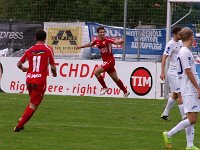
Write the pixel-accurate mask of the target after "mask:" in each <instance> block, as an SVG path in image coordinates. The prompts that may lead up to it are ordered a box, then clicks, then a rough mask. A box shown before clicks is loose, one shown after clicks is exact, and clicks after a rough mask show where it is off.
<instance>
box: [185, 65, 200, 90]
mask: <svg viewBox="0 0 200 150" xmlns="http://www.w3.org/2000/svg"><path fill="white" fill-rule="evenodd" d="M185 73H186V75H187V76H188V78H189V80H190V81H191V82H192V84H193V85H194V87H195V88H196V89H197V90H200V88H199V85H198V83H197V81H196V79H195V76H194V74H193V73H192V69H191V68H186V69H185Z"/></svg>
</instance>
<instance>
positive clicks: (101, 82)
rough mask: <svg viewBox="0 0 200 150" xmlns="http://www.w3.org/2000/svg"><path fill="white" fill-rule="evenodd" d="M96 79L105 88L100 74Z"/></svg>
mask: <svg viewBox="0 0 200 150" xmlns="http://www.w3.org/2000/svg"><path fill="white" fill-rule="evenodd" d="M97 80H98V81H99V83H100V84H101V85H102V87H103V88H107V86H106V83H105V81H104V79H103V77H102V76H101V75H100V76H99V77H98V78H97Z"/></svg>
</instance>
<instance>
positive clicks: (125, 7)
mask: <svg viewBox="0 0 200 150" xmlns="http://www.w3.org/2000/svg"><path fill="white" fill-rule="evenodd" d="M126 23H127V0H124V46H123V56H122V60H123V61H125V58H126Z"/></svg>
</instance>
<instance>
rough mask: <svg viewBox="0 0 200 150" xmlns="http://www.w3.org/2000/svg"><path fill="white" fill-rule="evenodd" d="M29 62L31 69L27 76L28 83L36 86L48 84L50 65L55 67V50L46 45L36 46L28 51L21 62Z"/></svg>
mask: <svg viewBox="0 0 200 150" xmlns="http://www.w3.org/2000/svg"><path fill="white" fill-rule="evenodd" d="M26 60H28V63H29V68H28V71H27V74H26V82H27V83H34V84H46V79H47V75H48V65H49V64H51V65H54V63H55V62H54V56H53V50H52V49H51V48H50V47H49V46H47V45H45V44H36V45H34V46H32V47H31V48H29V49H28V50H26V52H25V53H24V55H23V56H22V58H21V59H20V62H22V63H24V62H25V61H26Z"/></svg>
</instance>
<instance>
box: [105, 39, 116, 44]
mask: <svg viewBox="0 0 200 150" xmlns="http://www.w3.org/2000/svg"><path fill="white" fill-rule="evenodd" d="M106 41H107V42H108V43H111V44H114V40H112V39H108V38H106Z"/></svg>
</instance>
